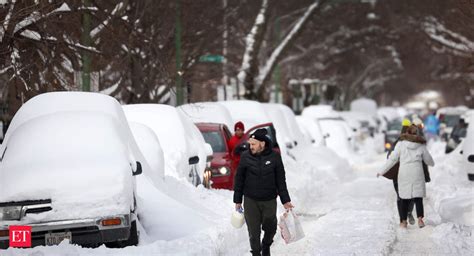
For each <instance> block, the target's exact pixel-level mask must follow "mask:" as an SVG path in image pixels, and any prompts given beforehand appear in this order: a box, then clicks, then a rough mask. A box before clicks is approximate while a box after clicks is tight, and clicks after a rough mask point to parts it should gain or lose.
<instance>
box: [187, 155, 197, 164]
mask: <svg viewBox="0 0 474 256" xmlns="http://www.w3.org/2000/svg"><path fill="white" fill-rule="evenodd" d="M197 163H199V157H198V156H193V157H190V158H189V165H194V164H197Z"/></svg>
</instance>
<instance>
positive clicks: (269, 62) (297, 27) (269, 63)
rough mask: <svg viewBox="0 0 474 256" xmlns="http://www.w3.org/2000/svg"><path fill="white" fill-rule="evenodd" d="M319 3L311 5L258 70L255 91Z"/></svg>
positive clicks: (318, 1) (261, 84)
mask: <svg viewBox="0 0 474 256" xmlns="http://www.w3.org/2000/svg"><path fill="white" fill-rule="evenodd" d="M320 4H321V1H320V0H316V1H315V2H314V3H313V4H311V5H310V6H309V7H308V9H307V10H306V12H305V13H304V15H303V16H301V18H300V19H299V20H298V22H297V23H296V24H295V26H293V28H292V29H291V31H290V33H288V34H287V35H286V37H285V38H284V39H283V40H282V41H281V43H280V44H279V45H278V46H277V47H276V48H275V50H273V52H272V54H271V55H270V58H269V59H268V60H267V61H266V63H265V65H264V67H263V68H262V69H261V70H260V72H259V75H258V77H257V83H256V90H259V89H260V87H261V86H263V85H264V83H265V82H266V81H267V80H268V79H269V77H270V76H271V73H272V71H273V69H274V68H275V65H276V64H277V62H278V60H279V59H280V58H281V56H282V53H283V51H285V50H286V49H287V47H288V45H289V44H290V43H291V42H292V41H294V39H295V38H296V35H297V34H298V33H299V32H300V31H301V30H302V28H303V27H304V25H305V23H306V22H307V21H308V19H309V17H311V15H312V14H313V13H314V12H315V10H316V9H317V8H318V6H320Z"/></svg>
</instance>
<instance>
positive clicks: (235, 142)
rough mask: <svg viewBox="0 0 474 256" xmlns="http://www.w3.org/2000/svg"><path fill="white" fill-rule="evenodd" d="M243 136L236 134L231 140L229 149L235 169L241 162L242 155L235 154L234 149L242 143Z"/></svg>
mask: <svg viewBox="0 0 474 256" xmlns="http://www.w3.org/2000/svg"><path fill="white" fill-rule="evenodd" d="M241 140H242V138H239V137H237V136H236V135H234V136H232V138H230V140H229V143H228V145H229V151H230V157H231V159H232V168H233V169H234V170H236V169H237V166H239V162H240V155H238V154H234V149H235V148H236V147H237V146H238V145H239V144H240V141H241Z"/></svg>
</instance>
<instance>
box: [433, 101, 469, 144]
mask: <svg viewBox="0 0 474 256" xmlns="http://www.w3.org/2000/svg"><path fill="white" fill-rule="evenodd" d="M467 110H468V108H466V107H462V106H460V107H444V108H440V109H438V111H437V112H436V115H437V118H438V119H439V122H440V129H439V136H440V137H441V139H443V140H444V141H448V139H449V136H450V135H451V132H452V131H453V128H454V126H455V125H457V124H458V123H459V119H461V116H462V115H463V114H464V113H466V111H467Z"/></svg>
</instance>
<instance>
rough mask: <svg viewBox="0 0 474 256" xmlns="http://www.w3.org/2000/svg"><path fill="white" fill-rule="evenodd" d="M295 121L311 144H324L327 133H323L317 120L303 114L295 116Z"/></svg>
mask: <svg viewBox="0 0 474 256" xmlns="http://www.w3.org/2000/svg"><path fill="white" fill-rule="evenodd" d="M296 122H297V123H298V125H299V127H300V129H301V131H303V133H304V134H306V136H307V137H308V138H309V141H310V142H311V143H312V144H313V145H315V146H326V138H327V137H328V136H329V134H323V132H322V130H321V126H319V123H318V122H316V121H315V120H313V119H311V118H308V117H305V116H296Z"/></svg>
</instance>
